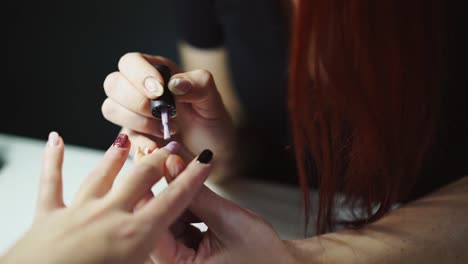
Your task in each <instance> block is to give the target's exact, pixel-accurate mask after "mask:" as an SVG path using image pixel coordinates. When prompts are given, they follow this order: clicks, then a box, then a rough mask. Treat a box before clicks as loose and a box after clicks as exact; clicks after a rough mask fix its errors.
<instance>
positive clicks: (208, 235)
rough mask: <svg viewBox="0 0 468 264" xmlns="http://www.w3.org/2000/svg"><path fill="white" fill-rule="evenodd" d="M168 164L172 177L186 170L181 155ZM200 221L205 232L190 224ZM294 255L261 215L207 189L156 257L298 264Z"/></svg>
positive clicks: (164, 238)
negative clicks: (203, 224) (205, 228)
mask: <svg viewBox="0 0 468 264" xmlns="http://www.w3.org/2000/svg"><path fill="white" fill-rule="evenodd" d="M168 164H169V165H170V166H169V167H170V168H171V169H170V170H169V175H171V176H172V177H175V176H176V175H177V173H179V172H180V171H183V168H184V162H183V161H182V160H181V159H180V158H179V157H178V156H174V155H173V156H171V157H170V158H169V159H168ZM182 174H183V173H182ZM182 174H180V175H179V176H177V178H178V177H181V176H182ZM177 178H176V180H175V181H177ZM175 181H174V183H175ZM172 184H173V183H172V182H171V183H170V184H169V186H171V185H172ZM200 221H202V222H204V223H205V224H206V225H207V226H208V230H207V231H206V232H204V233H202V232H200V230H199V229H198V228H196V227H194V226H192V225H190V223H191V222H200ZM294 252H296V249H295V247H294V246H293V244H291V243H290V242H288V241H283V240H281V238H280V237H279V236H278V234H277V233H276V232H275V231H274V230H273V228H272V226H271V225H270V224H269V223H267V222H266V221H265V220H264V219H262V218H261V217H260V216H258V215H256V214H255V213H253V212H251V211H249V210H247V209H243V208H241V207H239V206H238V205H236V204H234V203H233V202H231V201H229V200H226V199H224V198H222V197H220V196H219V195H217V194H216V193H214V192H213V191H211V190H210V189H209V188H208V187H206V186H204V187H202V189H201V190H200V192H199V193H198V195H196V196H195V198H194V200H193V202H192V203H191V205H190V207H189V211H187V212H186V213H185V214H184V215H183V216H182V217H180V218H179V220H178V221H177V222H176V223H175V224H174V225H173V226H172V227H171V231H168V232H166V233H165V234H164V235H163V236H162V239H161V240H159V243H158V244H157V246H156V249H155V250H154V251H153V253H152V257H153V258H155V259H156V260H157V261H156V263H159V264H166V263H167V264H169V263H171V264H172V263H268V264H271V263H289V264H293V263H297V261H296V260H295V258H294V256H295V253H294Z"/></svg>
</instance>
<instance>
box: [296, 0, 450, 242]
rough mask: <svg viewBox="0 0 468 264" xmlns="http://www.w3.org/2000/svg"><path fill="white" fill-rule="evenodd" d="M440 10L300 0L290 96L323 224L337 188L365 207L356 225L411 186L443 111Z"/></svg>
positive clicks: (329, 219) (301, 155) (427, 4)
mask: <svg viewBox="0 0 468 264" xmlns="http://www.w3.org/2000/svg"><path fill="white" fill-rule="evenodd" d="M443 15H444V6H443V4H442V2H440V1H439V2H437V1H422V0H415V1H409V2H408V1H402V0H393V1H387V0H381V1H371V0H358V1H343V0H332V1H330V0H311V1H309V0H303V1H301V0H299V1H298V3H297V6H296V13H295V21H294V23H293V39H292V45H291V68H290V70H291V72H290V91H289V100H290V101H289V106H290V112H291V124H292V127H293V135H294V142H295V147H296V155H297V157H298V165H299V168H300V175H301V184H302V186H303V189H304V190H305V189H307V183H308V181H309V179H307V175H310V174H313V176H315V177H317V182H318V187H319V190H320V200H319V208H318V209H319V212H318V213H319V215H318V221H317V228H318V232H319V233H323V232H326V231H329V230H330V229H331V228H332V226H333V213H332V211H333V205H334V195H335V194H336V193H337V192H343V193H345V194H346V196H347V198H348V199H347V201H348V202H349V203H350V204H352V205H355V206H363V207H364V208H365V209H367V212H368V215H367V216H364V217H362V218H360V219H358V221H355V222H353V223H351V224H355V225H356V226H359V225H360V224H363V223H366V222H371V221H374V220H376V219H378V218H379V217H381V216H382V215H383V214H384V213H385V212H386V211H388V210H389V208H390V207H391V205H392V204H393V203H395V202H397V201H399V200H401V199H404V198H405V197H406V196H407V195H408V194H409V193H410V192H411V190H412V188H413V186H414V184H415V182H416V180H417V178H418V176H419V175H420V171H421V167H422V165H423V162H424V161H425V159H426V158H427V153H428V150H429V148H430V147H431V144H432V143H433V141H434V136H435V131H436V126H437V121H438V117H439V116H440V113H439V112H440V100H441V99H440V90H441V81H442V78H443V73H444V67H443V64H444V63H443V60H442V58H443V54H442V52H443V46H444V43H443V40H444V37H443V35H442V34H443V30H442V29H443V25H444V16H443ZM312 161H313V162H312ZM305 198H306V201H307V200H308V198H307V197H305ZM306 206H307V207H308V203H306ZM375 206H377V207H378V210H376V211H372V207H375Z"/></svg>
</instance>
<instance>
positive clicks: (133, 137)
mask: <svg viewBox="0 0 468 264" xmlns="http://www.w3.org/2000/svg"><path fill="white" fill-rule="evenodd" d="M120 133H123V134H127V135H128V137H129V138H130V141H131V142H132V144H131V146H130V156H132V157H133V158H135V153H136V152H137V149H140V150H141V151H142V152H145V150H146V149H148V152H153V150H155V149H157V148H158V145H159V144H158V142H157V140H156V139H155V138H153V137H151V136H149V135H146V134H142V133H139V132H137V131H134V130H131V129H129V128H126V127H124V128H122V129H121V130H120Z"/></svg>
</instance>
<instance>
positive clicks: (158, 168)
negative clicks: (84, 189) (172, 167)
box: [111, 141, 180, 210]
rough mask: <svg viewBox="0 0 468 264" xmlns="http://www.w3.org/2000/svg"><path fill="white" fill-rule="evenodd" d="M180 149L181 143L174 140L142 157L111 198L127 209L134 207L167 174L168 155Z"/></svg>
mask: <svg viewBox="0 0 468 264" xmlns="http://www.w3.org/2000/svg"><path fill="white" fill-rule="evenodd" d="M179 149H180V145H179V143H177V142H175V141H172V142H170V143H169V144H167V145H166V146H164V147H163V148H160V149H157V150H154V151H153V152H151V154H148V155H145V156H143V157H141V158H140V159H139V160H138V162H137V163H136V164H135V166H134V167H133V169H132V170H131V171H130V172H129V173H128V174H127V175H125V176H124V178H123V179H122V182H121V184H120V185H119V186H117V187H116V188H115V191H114V192H113V195H112V197H113V198H111V199H113V200H114V201H115V203H116V204H117V205H118V206H120V207H122V208H124V209H125V210H130V209H131V208H134V207H135V206H136V204H137V202H138V201H139V200H141V199H142V198H143V197H144V196H145V195H147V194H148V192H151V187H153V185H154V184H155V183H156V182H158V181H159V180H160V179H161V177H162V176H163V175H164V174H166V172H167V169H166V166H165V163H166V159H167V157H168V156H169V155H170V154H171V153H174V154H175V153H177V152H178V151H179Z"/></svg>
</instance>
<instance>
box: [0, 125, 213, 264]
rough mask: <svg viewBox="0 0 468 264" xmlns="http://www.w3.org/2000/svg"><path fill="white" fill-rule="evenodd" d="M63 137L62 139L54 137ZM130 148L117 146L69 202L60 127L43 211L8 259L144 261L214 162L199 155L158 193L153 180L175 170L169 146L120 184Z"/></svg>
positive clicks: (46, 173) (46, 175)
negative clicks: (65, 196)
mask: <svg viewBox="0 0 468 264" xmlns="http://www.w3.org/2000/svg"><path fill="white" fill-rule="evenodd" d="M53 142H55V143H53ZM129 150H130V144H129V143H128V144H127V145H126V146H125V147H115V146H112V147H110V148H109V149H108V150H107V152H106V153H105V155H104V157H103V158H102V160H101V161H100V162H99V164H98V165H97V167H96V168H95V169H94V170H93V171H92V172H91V173H90V174H89V176H88V177H87V178H86V180H85V181H84V182H83V184H82V186H81V188H80V190H79V192H78V194H77V196H76V197H75V199H74V200H73V202H72V203H71V204H70V205H69V206H65V204H64V202H63V198H62V172H61V169H62V162H63V156H64V143H63V140H62V138H61V137H60V136H58V134H57V133H55V132H52V133H51V136H50V139H49V143H48V144H47V146H46V147H45V151H44V158H43V166H42V173H41V180H40V186H39V196H38V198H37V210H36V214H35V218H34V221H33V224H32V226H31V228H30V229H29V231H27V232H26V234H25V235H24V236H23V237H22V238H21V239H20V240H19V241H18V242H17V243H16V244H15V245H14V246H13V247H12V248H11V249H10V250H9V251H8V252H7V253H6V255H5V256H3V257H2V258H1V259H0V262H1V263H143V262H144V260H145V259H146V258H147V257H148V255H149V253H150V252H151V250H152V249H153V248H154V245H155V244H157V243H158V242H159V241H160V240H161V239H163V238H164V234H165V233H166V231H167V230H168V229H169V227H170V225H172V223H174V222H175V221H176V219H177V218H178V217H179V216H180V215H181V214H182V212H183V211H184V210H185V209H186V208H187V207H188V205H189V204H190V202H191V201H192V200H193V198H194V196H195V195H196V194H197V192H199V190H200V188H201V187H202V186H203V182H204V181H205V179H206V178H207V176H208V174H209V172H210V170H211V165H210V164H202V163H197V162H196V161H193V162H191V163H190V165H189V166H188V167H187V168H186V169H185V170H184V171H183V172H182V173H181V174H180V175H179V177H178V178H177V179H176V180H174V181H173V182H172V183H171V185H170V186H169V187H168V188H167V189H166V190H165V191H164V192H163V193H161V195H159V196H158V197H155V198H153V199H151V200H150V201H147V202H146V203H145V204H144V206H140V207H139V209H138V210H137V211H135V212H134V208H135V206H136V205H137V204H138V203H139V202H140V201H141V200H142V199H145V197H147V194H148V193H149V192H150V190H151V187H152V186H153V185H154V183H156V182H157V181H158V180H159V179H160V178H161V176H162V175H164V174H165V173H166V171H167V170H168V168H167V166H166V161H167V160H168V158H169V157H170V156H171V153H170V152H169V151H168V150H166V149H164V148H163V149H159V150H155V151H153V152H152V153H151V154H150V155H146V156H145V157H144V158H142V159H141V160H140V161H139V162H138V165H137V166H134V167H133V168H132V169H131V170H130V171H129V172H128V173H127V174H126V175H124V176H123V178H122V182H121V184H118V185H116V186H112V185H113V182H114V179H115V177H116V175H117V174H118V172H119V171H120V169H121V168H122V166H123V164H124V162H125V160H126V159H127V156H128V153H129Z"/></svg>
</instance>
